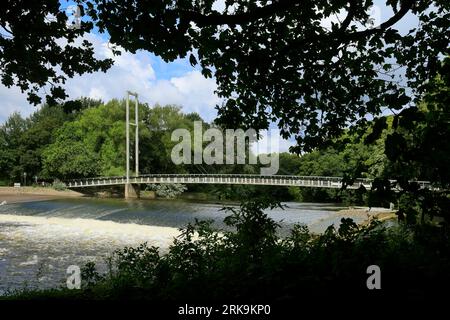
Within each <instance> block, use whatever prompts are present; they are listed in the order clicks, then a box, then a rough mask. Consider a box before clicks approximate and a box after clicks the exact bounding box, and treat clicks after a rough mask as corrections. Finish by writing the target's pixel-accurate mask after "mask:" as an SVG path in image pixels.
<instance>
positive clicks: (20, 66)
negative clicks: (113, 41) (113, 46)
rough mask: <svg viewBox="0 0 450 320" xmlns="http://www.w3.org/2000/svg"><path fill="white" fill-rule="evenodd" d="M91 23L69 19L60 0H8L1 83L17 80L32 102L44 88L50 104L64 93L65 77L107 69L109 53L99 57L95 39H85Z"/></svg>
mask: <svg viewBox="0 0 450 320" xmlns="http://www.w3.org/2000/svg"><path fill="white" fill-rule="evenodd" d="M92 28H93V24H92V22H89V21H83V23H82V24H81V25H80V27H79V28H78V27H76V28H75V27H73V26H72V25H70V24H69V23H68V17H67V15H66V13H65V11H64V9H62V8H61V3H60V1H58V0H37V1H14V0H7V1H6V2H5V1H4V2H3V3H2V10H1V11H0V77H1V81H2V83H3V84H4V85H5V86H7V87H11V86H13V85H17V86H18V87H19V88H20V89H21V90H22V92H27V93H28V100H29V101H30V102H31V103H34V104H38V103H40V102H41V97H40V94H39V93H40V92H39V91H40V90H41V89H44V90H45V89H46V88H47V89H49V92H46V99H47V102H49V103H50V104H55V99H64V98H66V96H67V95H66V94H65V91H64V89H63V88H62V86H61V85H62V84H64V83H65V80H66V79H67V77H70V78H71V77H73V76H74V75H75V74H83V73H86V72H93V71H98V70H102V71H106V70H107V69H108V68H109V67H110V66H111V65H112V60H111V59H105V60H99V59H96V58H95V57H94V50H93V46H92V44H91V43H90V42H89V41H87V40H85V39H82V36H83V35H85V34H86V33H88V32H89V31H91V30H92ZM41 91H42V90H41ZM41 93H42V92H41Z"/></svg>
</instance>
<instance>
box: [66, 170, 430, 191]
mask: <svg viewBox="0 0 450 320" xmlns="http://www.w3.org/2000/svg"><path fill="white" fill-rule="evenodd" d="M391 182H395V180H392V181H391ZM159 183H172V184H173V183H181V184H240V185H264V186H285V187H310V188H333V189H340V188H342V186H343V179H342V178H341V177H321V176H289V175H271V176H263V175H251V174H142V175H139V176H130V177H128V178H127V177H126V176H120V177H95V178H86V179H76V180H68V181H65V185H66V187H67V188H71V189H72V188H86V187H100V186H114V185H127V184H159ZM417 183H418V184H419V186H420V188H425V187H429V186H430V183H429V182H427V181H417ZM361 186H363V187H364V188H366V189H368V190H369V189H370V188H371V187H372V180H371V179H364V178H361V179H356V180H354V182H353V183H352V184H349V185H347V186H346V188H347V189H359V188H360V187H361Z"/></svg>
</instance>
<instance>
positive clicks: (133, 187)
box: [125, 183, 141, 199]
mask: <svg viewBox="0 0 450 320" xmlns="http://www.w3.org/2000/svg"><path fill="white" fill-rule="evenodd" d="M140 191H141V190H140V186H139V185H138V184H133V183H125V199H139V196H140Z"/></svg>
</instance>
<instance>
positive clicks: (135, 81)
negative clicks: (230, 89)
mask: <svg viewBox="0 0 450 320" xmlns="http://www.w3.org/2000/svg"><path fill="white" fill-rule="evenodd" d="M86 39H87V40H89V41H90V42H91V43H92V44H93V46H94V52H96V56H97V58H102V59H104V58H112V59H114V65H113V66H112V67H111V68H110V69H109V70H108V71H107V72H106V73H103V72H95V73H91V74H84V75H82V76H77V77H74V78H72V79H69V80H67V82H66V84H65V86H64V87H65V89H66V92H67V94H68V95H69V99H76V98H79V97H91V98H97V99H102V100H103V101H108V100H110V99H112V98H119V99H121V98H124V96H125V92H126V91H127V90H131V91H135V92H137V93H138V94H139V100H140V101H142V102H147V103H149V104H150V105H153V104H155V103H159V104H161V105H164V104H177V105H180V106H182V107H183V111H184V112H194V111H195V112H198V113H199V114H200V115H201V116H202V117H203V118H204V119H205V120H208V121H211V120H212V119H214V117H215V115H216V112H215V109H214V107H215V105H216V104H217V103H219V98H218V97H217V95H215V94H214V90H215V89H216V84H215V80H214V79H206V78H204V77H203V76H202V75H201V73H200V72H199V71H196V70H193V69H191V68H190V67H189V63H188V62H186V67H185V68H183V69H184V70H186V72H185V73H184V74H183V73H180V72H177V74H180V75H177V76H174V77H171V78H169V79H164V78H165V74H157V73H156V72H155V70H154V68H153V67H152V62H153V63H155V64H158V63H161V62H159V61H155V58H152V56H151V55H150V54H148V53H145V52H142V51H140V52H137V53H136V54H131V53H127V52H122V54H121V55H119V56H113V54H112V51H111V49H110V48H109V46H108V44H107V43H106V42H105V41H104V40H103V39H102V38H101V37H100V36H98V35H95V34H89V35H87V36H86ZM175 63H176V64H177V65H176V68H178V69H177V71H179V69H180V66H179V63H180V61H177V62H175ZM167 68H168V69H169V68H170V64H169V65H168V67H167ZM162 72H164V71H162ZM0 96H1V100H0V122H4V120H5V119H6V118H7V117H8V116H9V114H11V113H12V112H14V111H20V112H21V113H22V114H23V115H24V116H26V115H28V114H30V113H31V112H32V111H33V110H36V107H33V106H30V105H29V104H28V103H27V101H26V95H25V94H22V93H20V90H19V89H18V88H16V87H15V88H11V89H8V88H5V87H4V86H2V85H0Z"/></svg>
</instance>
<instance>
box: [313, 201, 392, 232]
mask: <svg viewBox="0 0 450 320" xmlns="http://www.w3.org/2000/svg"><path fill="white" fill-rule="evenodd" d="M342 218H351V219H353V221H354V222H355V223H357V224H359V225H365V224H367V223H368V222H369V221H370V220H372V219H377V220H380V221H386V220H392V219H396V218H397V215H396V214H395V211H393V210H390V209H387V208H369V207H348V208H346V209H341V210H339V211H336V212H335V213H334V214H332V215H330V216H328V217H326V218H322V219H320V220H319V221H317V222H315V223H313V224H311V225H310V226H309V229H310V230H311V231H312V232H314V233H323V232H324V231H325V230H326V229H327V228H328V227H329V226H330V225H334V226H335V228H338V227H339V225H340V223H341V219H342Z"/></svg>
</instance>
